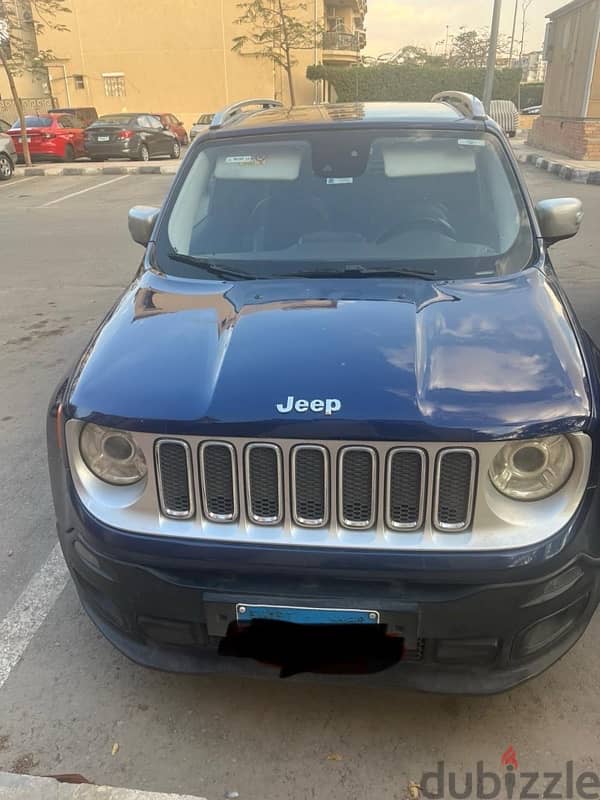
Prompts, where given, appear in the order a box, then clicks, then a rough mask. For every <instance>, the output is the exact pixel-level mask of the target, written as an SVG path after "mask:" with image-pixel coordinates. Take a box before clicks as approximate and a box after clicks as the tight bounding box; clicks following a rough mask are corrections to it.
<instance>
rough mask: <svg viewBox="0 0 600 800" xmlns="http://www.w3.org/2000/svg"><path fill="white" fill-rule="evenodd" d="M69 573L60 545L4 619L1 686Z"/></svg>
mask: <svg viewBox="0 0 600 800" xmlns="http://www.w3.org/2000/svg"><path fill="white" fill-rule="evenodd" d="M68 575H69V571H68V569H67V565H66V564H65V561H64V558H63V555H62V551H61V549H60V545H59V544H57V545H56V546H55V547H54V550H52V552H51V553H50V555H49V556H48V559H47V560H46V562H45V564H44V565H43V566H42V568H41V569H40V570H39V572H37V573H36V574H35V575H34V576H33V578H32V579H31V580H30V581H29V583H28V584H27V586H26V587H25V589H24V590H23V592H22V593H21V594H20V595H19V597H18V599H17V601H16V603H15V604H14V606H13V607H12V608H11V610H10V611H9V612H8V614H7V616H6V617H5V618H4V619H3V620H2V621H1V622H0V689H1V688H2V687H3V686H4V684H5V683H6V681H7V680H8V677H9V675H10V673H11V672H12V670H13V669H14V667H15V666H16V665H17V664H18V663H19V661H20V660H21V657H22V656H23V653H24V652H25V650H26V649H27V646H28V645H29V643H30V642H31V640H32V639H33V637H34V636H35V634H36V633H37V631H38V629H39V628H40V627H41V625H42V623H43V622H44V620H45V619H46V617H47V616H48V614H49V613H50V611H51V609H52V606H53V605H54V603H55V602H56V601H57V600H58V598H59V597H60V594H61V592H62V590H63V589H64V588H65V586H66V584H67V578H68Z"/></svg>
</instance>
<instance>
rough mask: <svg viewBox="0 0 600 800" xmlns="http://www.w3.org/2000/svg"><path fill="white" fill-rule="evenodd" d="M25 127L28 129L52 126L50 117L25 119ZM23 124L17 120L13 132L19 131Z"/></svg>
mask: <svg viewBox="0 0 600 800" xmlns="http://www.w3.org/2000/svg"><path fill="white" fill-rule="evenodd" d="M25 125H26V127H28V128H49V127H50V126H51V125H52V119H51V118H50V117H25ZM20 127H21V123H20V122H19V120H17V121H16V122H15V123H14V125H13V126H12V129H11V130H13V131H14V130H19V129H20Z"/></svg>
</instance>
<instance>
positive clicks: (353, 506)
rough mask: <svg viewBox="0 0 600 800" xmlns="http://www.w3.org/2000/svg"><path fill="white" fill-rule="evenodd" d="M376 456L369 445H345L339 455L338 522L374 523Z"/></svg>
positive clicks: (367, 525) (368, 525) (365, 525)
mask: <svg viewBox="0 0 600 800" xmlns="http://www.w3.org/2000/svg"><path fill="white" fill-rule="evenodd" d="M376 459H377V457H376V454H375V452H374V451H373V450H371V448H370V447H346V448H345V449H344V450H342V452H341V455H340V477H339V482H340V521H341V523H342V525H343V526H344V527H345V528H371V527H373V525H374V524H375V516H376V498H375V490H376V486H377V475H376V464H377V460H376Z"/></svg>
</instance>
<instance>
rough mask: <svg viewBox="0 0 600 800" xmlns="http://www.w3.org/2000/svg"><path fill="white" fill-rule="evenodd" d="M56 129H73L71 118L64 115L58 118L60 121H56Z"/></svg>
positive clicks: (73, 124)
mask: <svg viewBox="0 0 600 800" xmlns="http://www.w3.org/2000/svg"><path fill="white" fill-rule="evenodd" d="M58 127H59V128H74V127H75V123H74V122H73V118H72V117H68V116H66V115H65V116H63V117H60V119H59V120H58Z"/></svg>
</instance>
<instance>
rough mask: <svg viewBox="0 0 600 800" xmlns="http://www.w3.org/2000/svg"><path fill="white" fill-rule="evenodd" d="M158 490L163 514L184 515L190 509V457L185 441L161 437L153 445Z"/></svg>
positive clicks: (190, 510)
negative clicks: (154, 447) (154, 448)
mask: <svg viewBox="0 0 600 800" xmlns="http://www.w3.org/2000/svg"><path fill="white" fill-rule="evenodd" d="M156 471H157V473H158V494H159V498H160V505H161V509H162V512H163V514H164V515H165V516H166V517H173V518H174V519H187V518H189V517H190V516H191V515H192V513H193V510H194V506H193V502H194V501H193V492H192V486H191V478H192V476H191V472H192V470H191V458H190V448H189V445H188V444H187V442H182V441H178V440H164V439H163V440H162V441H160V442H158V443H157V445H156Z"/></svg>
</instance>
